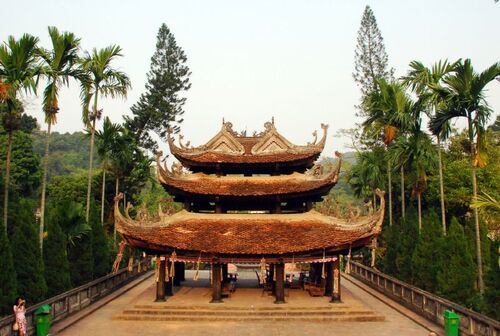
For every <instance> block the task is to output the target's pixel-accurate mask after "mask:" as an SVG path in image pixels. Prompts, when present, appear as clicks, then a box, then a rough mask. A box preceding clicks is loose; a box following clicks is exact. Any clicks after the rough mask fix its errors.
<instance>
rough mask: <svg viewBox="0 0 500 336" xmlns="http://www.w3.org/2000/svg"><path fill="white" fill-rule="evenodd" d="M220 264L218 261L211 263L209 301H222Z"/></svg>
mask: <svg viewBox="0 0 500 336" xmlns="http://www.w3.org/2000/svg"><path fill="white" fill-rule="evenodd" d="M221 273H222V265H221V264H220V263H219V262H216V263H213V264H212V301H210V303H221V302H222V278H221V275H222V274H221Z"/></svg>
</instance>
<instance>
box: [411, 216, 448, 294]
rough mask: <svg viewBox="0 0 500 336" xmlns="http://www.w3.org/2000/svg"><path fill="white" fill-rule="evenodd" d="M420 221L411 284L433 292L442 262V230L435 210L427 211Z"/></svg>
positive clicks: (435, 288)
mask: <svg viewBox="0 0 500 336" xmlns="http://www.w3.org/2000/svg"><path fill="white" fill-rule="evenodd" d="M422 222H423V225H422V231H421V232H420V236H419V237H418V243H417V246H416V247H415V251H414V252H413V256H412V268H413V284H414V285H415V286H417V287H419V288H421V289H423V290H426V291H429V292H433V293H435V292H436V291H437V283H436V277H437V274H438V271H439V270H440V268H441V264H442V262H443V260H442V259H443V258H442V253H443V247H444V238H443V230H442V227H441V222H440V219H439V217H438V215H437V214H436V212H435V211H432V210H431V211H428V212H427V214H426V215H425V216H423V218H422Z"/></svg>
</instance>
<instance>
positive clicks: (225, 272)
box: [222, 264, 229, 283]
mask: <svg viewBox="0 0 500 336" xmlns="http://www.w3.org/2000/svg"><path fill="white" fill-rule="evenodd" d="M228 280H229V276H228V268H227V264H222V282H223V283H227V282H229V281H228Z"/></svg>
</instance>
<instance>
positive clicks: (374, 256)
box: [370, 238, 377, 269]
mask: <svg viewBox="0 0 500 336" xmlns="http://www.w3.org/2000/svg"><path fill="white" fill-rule="evenodd" d="M370 267H371V268H375V269H376V268H377V238H373V241H372V258H371V261H370Z"/></svg>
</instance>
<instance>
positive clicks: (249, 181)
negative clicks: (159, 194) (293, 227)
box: [156, 152, 342, 202]
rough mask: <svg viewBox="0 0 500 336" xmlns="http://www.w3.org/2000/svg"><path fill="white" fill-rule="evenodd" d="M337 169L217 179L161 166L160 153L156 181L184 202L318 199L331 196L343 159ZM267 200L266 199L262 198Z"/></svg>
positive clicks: (325, 167)
mask: <svg viewBox="0 0 500 336" xmlns="http://www.w3.org/2000/svg"><path fill="white" fill-rule="evenodd" d="M335 154H336V156H337V157H338V161H337V165H336V166H335V167H334V166H333V164H327V165H319V164H318V165H315V166H314V167H313V168H311V169H309V170H307V171H306V172H305V173H297V172H294V173H292V174H289V175H278V176H262V175H257V176H255V175H254V176H243V175H226V176H216V175H207V174H205V173H191V172H189V171H187V170H186V169H184V168H183V167H182V165H180V164H178V163H174V164H173V165H172V168H171V169H170V170H169V169H168V168H167V166H166V165H162V164H161V153H159V155H158V156H157V165H156V171H157V177H158V181H159V182H160V183H161V184H162V185H163V186H164V187H165V189H166V190H167V191H168V192H169V193H170V194H171V195H174V196H175V197H176V201H178V202H184V201H186V200H189V199H191V200H192V199H194V198H204V199H205V200H209V201H213V200H214V199H215V198H216V197H219V198H221V197H232V198H235V197H236V198H249V197H251V198H257V197H258V198H260V199H261V200H263V199H265V198H266V197H267V198H269V197H273V199H274V198H275V196H279V197H280V199H281V201H287V200H289V199H292V198H308V199H317V198H318V197H321V196H324V195H326V194H328V192H329V191H330V189H331V188H332V187H333V186H334V185H335V184H336V183H337V181H338V179H339V174H340V167H341V161H342V160H341V155H340V153H338V152H336V153H335ZM262 197H264V198H262Z"/></svg>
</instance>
